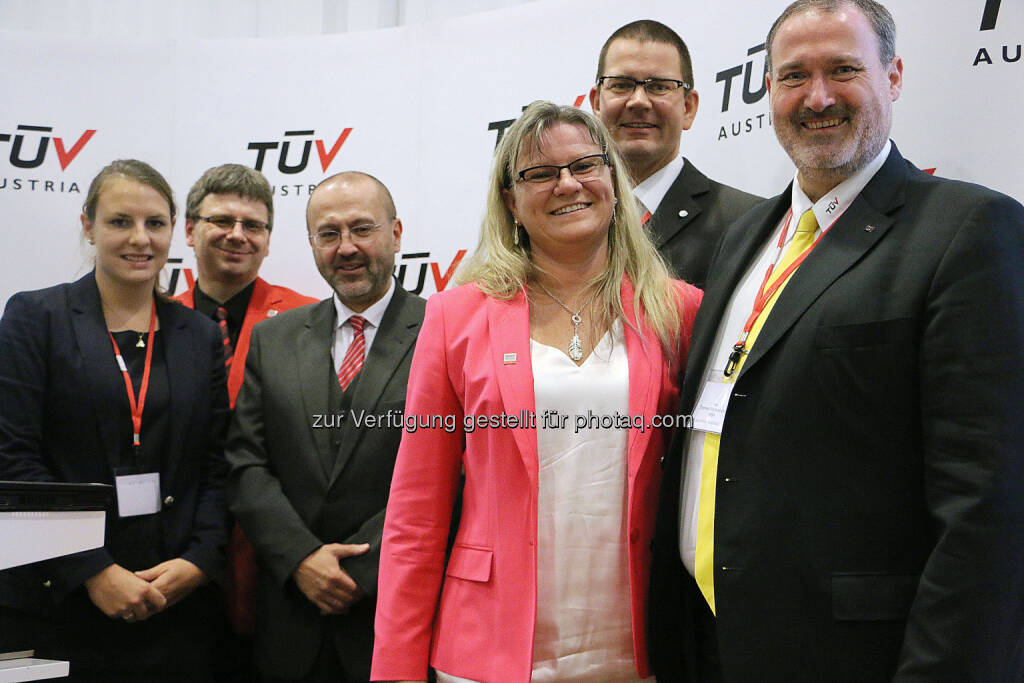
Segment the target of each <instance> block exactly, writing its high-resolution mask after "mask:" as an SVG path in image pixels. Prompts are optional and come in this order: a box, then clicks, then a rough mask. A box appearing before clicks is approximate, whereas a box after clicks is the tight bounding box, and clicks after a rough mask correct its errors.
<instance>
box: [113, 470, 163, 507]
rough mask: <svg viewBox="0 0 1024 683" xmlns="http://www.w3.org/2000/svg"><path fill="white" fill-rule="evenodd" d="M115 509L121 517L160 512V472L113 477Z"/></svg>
mask: <svg viewBox="0 0 1024 683" xmlns="http://www.w3.org/2000/svg"><path fill="white" fill-rule="evenodd" d="M114 483H115V485H116V486H117V510H118V513H119V514H120V516H121V517H137V516H139V515H153V514H156V513H157V512H160V473H159V472H146V473H145V474H125V475H120V476H117V477H114Z"/></svg>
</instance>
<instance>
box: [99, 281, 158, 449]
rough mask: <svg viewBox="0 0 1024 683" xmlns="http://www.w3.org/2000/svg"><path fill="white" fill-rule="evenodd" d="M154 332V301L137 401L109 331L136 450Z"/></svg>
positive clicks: (140, 430) (126, 370)
mask: <svg viewBox="0 0 1024 683" xmlns="http://www.w3.org/2000/svg"><path fill="white" fill-rule="evenodd" d="M155 330H156V301H154V302H153V312H152V314H151V315H150V316H149V336H148V337H147V338H146V364H145V366H144V367H143V370H142V386H141V387H139V400H138V401H136V400H135V388H134V387H133V386H132V376H131V375H129V374H128V366H127V365H125V362H124V356H122V355H121V349H119V348H118V347H117V340H115V339H114V335H113V333H112V332H111V331H110V330H107V334H109V335H110V343H111V344H113V345H114V358H116V359H117V367H118V368H120V369H121V375H122V376H124V388H125V390H126V391H127V392H128V405H129V406H130V407H131V411H132V446H134V447H135V448H136V450H137V449H138V448H139V447H140V446H141V445H142V440H141V435H142V410H143V409H144V408H145V407H146V391H148V390H149V370H150V368H151V367H152V365H153V332H154V331H155Z"/></svg>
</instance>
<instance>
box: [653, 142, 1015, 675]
mask: <svg viewBox="0 0 1024 683" xmlns="http://www.w3.org/2000/svg"><path fill="white" fill-rule="evenodd" d="M789 205H790V191H789V190H787V191H786V192H784V193H783V194H782V195H780V196H778V197H776V198H775V199H772V200H770V201H766V202H764V203H762V204H760V205H759V206H758V207H757V208H756V209H754V210H753V211H751V212H750V213H749V214H748V215H747V216H746V217H745V218H744V219H743V220H741V221H739V222H738V223H737V224H735V225H734V226H733V227H732V229H731V230H730V231H729V232H728V234H727V235H726V236H725V238H724V239H723V241H722V244H721V246H720V250H719V252H718V254H717V256H716V258H715V262H714V268H715V271H714V272H715V275H714V277H713V278H712V280H711V282H710V283H709V285H708V288H707V290H706V293H705V296H704V301H703V305H702V306H701V309H700V312H699V313H698V316H697V320H696V322H695V327H694V332H693V339H692V342H691V345H690V359H689V365H688V371H687V375H686V380H685V383H684V385H683V391H682V397H681V398H682V403H681V409H682V412H684V413H686V412H691V411H692V409H693V406H694V403H695V401H696V399H697V396H698V392H699V390H700V388H701V387H700V384H701V382H702V381H703V378H702V376H701V374H702V372H703V370H704V368H705V366H706V364H707V362H708V358H709V356H710V354H711V353H712V352H713V346H714V342H715V334H716V331H717V329H718V326H719V323H720V321H721V319H722V316H723V313H724V311H725V309H726V306H727V304H728V302H729V298H730V295H731V294H732V292H733V290H734V288H735V287H736V286H737V284H738V282H739V281H740V279H741V278H742V276H743V274H744V272H745V270H746V269H747V267H748V266H749V264H750V262H751V260H752V259H753V258H754V257H755V255H756V251H757V249H758V247H760V246H761V245H762V244H763V243H764V242H765V240H766V239H767V238H768V235H769V234H770V232H771V231H772V229H773V228H774V227H775V226H776V225H778V221H779V220H780V219H781V217H782V215H783V214H784V212H785V211H786V210H787V209H788V207H789ZM1022 396H1024V208H1022V207H1021V205H1020V204H1019V203H1017V202H1016V201H1014V200H1013V199H1011V198H1009V197H1006V196H1004V195H1000V194H998V193H995V192H992V191H990V190H987V189H985V188H982V187H979V186H976V185H968V184H966V183H959V182H954V181H950V180H944V179H939V178H934V177H931V176H929V175H927V174H925V173H922V172H921V171H919V170H918V169H916V168H914V167H913V166H912V165H911V164H909V163H908V162H906V161H905V160H904V159H903V158H902V157H901V156H900V154H899V152H898V151H897V150H896V148H895V146H893V149H892V152H891V154H890V155H889V157H888V159H887V160H886V162H885V164H884V165H883V166H882V168H881V169H880V170H879V171H878V173H877V174H876V175H875V177H874V178H873V179H872V180H871V181H870V182H869V183H868V185H867V186H866V187H865V188H864V190H863V192H861V194H860V196H859V197H858V198H857V199H856V200H855V201H854V202H853V203H852V204H851V205H850V207H849V209H848V210H847V211H846V212H845V213H844V214H843V215H842V217H841V218H840V219H839V220H838V221H837V222H836V223H835V224H834V225H833V227H832V228H831V230H829V232H828V233H826V234H825V236H824V238H823V239H822V240H821V242H820V243H819V245H818V246H817V247H816V248H815V250H814V251H813V252H811V254H810V256H809V257H808V258H807V259H806V261H804V263H803V265H802V266H801V267H800V269H799V270H798V271H797V272H796V274H795V275H794V276H793V278H792V279H791V280H790V282H789V284H788V285H787V286H786V288H785V289H784V290H783V292H782V294H781V295H780V297H779V299H778V301H777V302H776V304H775V307H774V309H773V310H772V312H771V314H770V317H769V318H768V320H767V321H766V323H765V325H764V327H763V329H762V331H761V334H760V336H759V337H758V339H757V341H756V342H755V344H754V347H753V348H752V350H751V352H750V355H749V357H748V358H747V360H746V363H745V364H744V367H743V369H742V372H741V373H740V375H739V377H738V379H737V381H736V384H735V386H734V389H733V395H732V399H731V401H730V403H729V407H728V411H727V413H726V418H725V423H724V427H723V434H722V440H721V446H720V452H719V465H718V479H717V496H716V510H715V555H714V569H715V600H716V607H717V628H716V631H717V637H718V642H719V653H720V655H721V660H722V665H723V669H724V673H725V678H726V680H727V681H739V682H743V681H758V682H760V683H772V682H775V681H779V682H782V681H785V682H787V683H793V682H800V681H851V682H852V681H856V682H858V683H865V682H872V681H890V680H896V681H950V682H953V681H978V682H981V681H985V682H986V683H998V682H1004V681H1005V682H1007V683H1009V682H1010V681H1021V680H1024V543H1022V531H1024V420H1022V419H1021V417H1022V415H1024V400H1022ZM683 442H684V439H682V438H677V439H676V443H675V444H674V445H673V447H672V448H671V450H670V452H669V454H668V456H667V457H666V460H665V471H664V477H663V483H662V493H661V501H660V507H659V518H658V530H657V536H656V542H655V562H654V576H653V581H652V589H651V600H652V602H651V618H652V621H653V625H652V634H653V638H654V642H653V644H652V650H653V657H654V660H655V661H654V666H655V669H656V671H657V672H658V674H659V680H664V681H694V680H696V678H695V676H694V671H693V667H694V663H695V662H696V661H697V659H696V654H697V652H696V648H697V645H696V643H695V640H694V628H693V625H694V619H695V617H694V615H695V614H696V611H695V610H696V608H697V606H698V604H699V603H698V602H697V601H699V600H702V598H701V597H700V595H699V593H698V592H697V590H696V584H695V582H694V581H693V579H692V578H691V577H690V576H689V574H687V572H686V571H685V569H684V568H683V566H682V564H681V562H680V559H679V526H678V525H679V502H680V501H679V484H680V471H681V468H682V457H683V453H682V444H683Z"/></svg>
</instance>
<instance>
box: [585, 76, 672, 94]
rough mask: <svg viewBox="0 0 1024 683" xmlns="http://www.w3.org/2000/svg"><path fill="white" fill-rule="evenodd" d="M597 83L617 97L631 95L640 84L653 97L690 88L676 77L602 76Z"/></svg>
mask: <svg viewBox="0 0 1024 683" xmlns="http://www.w3.org/2000/svg"><path fill="white" fill-rule="evenodd" d="M597 84H598V86H600V87H602V88H604V89H605V90H606V91H607V92H608V93H609V94H611V95H614V96H615V97H629V96H630V95H632V94H633V91H634V90H636V87H637V86H638V85H640V86H643V89H644V90H646V91H647V94H648V95H649V96H651V97H663V96H665V95H668V94H669V93H671V92H675V91H676V90H679V89H680V88H683V89H684V90H689V89H690V84H689V83H687V82H686V81H678V80H676V79H674V78H645V79H644V80H642V81H640V80H637V79H635V78H630V77H629V76H601V77H600V78H598V79H597Z"/></svg>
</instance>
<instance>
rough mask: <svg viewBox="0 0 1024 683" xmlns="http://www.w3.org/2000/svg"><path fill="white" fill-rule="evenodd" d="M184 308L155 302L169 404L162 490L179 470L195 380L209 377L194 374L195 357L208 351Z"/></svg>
mask: <svg viewBox="0 0 1024 683" xmlns="http://www.w3.org/2000/svg"><path fill="white" fill-rule="evenodd" d="M185 310H186V309H184V308H179V307H178V306H177V304H165V303H162V302H158V303H157V315H158V316H159V318H160V333H161V336H162V337H163V348H164V362H165V363H166V367H167V370H168V372H167V388H168V391H169V393H170V403H169V405H170V406H171V433H170V444H169V446H168V449H167V451H166V458H167V460H166V462H165V463H164V466H163V469H164V472H165V473H166V478H167V481H166V482H164V483H163V486H162V488H164V489H165V490H166V489H169V488H172V485H173V482H174V476H175V474H176V473H177V470H178V463H179V461H180V459H181V455H182V441H183V439H184V438H185V433H186V430H187V429H188V425H189V424H191V422H192V420H191V416H192V411H193V410H194V408H195V406H194V402H193V397H195V396H196V395H198V394H199V387H198V383H199V382H201V381H209V379H208V378H202V377H199V376H197V375H196V373H195V371H194V370H195V368H196V363H195V360H194V359H195V358H201V357H203V356H204V355H209V354H210V349H204V348H202V347H201V345H200V344H199V343H198V340H197V339H196V335H195V334H194V331H193V330H192V329H190V328H189V326H188V324H187V322H186V317H185V316H184V315H182V314H183V313H184V312H185Z"/></svg>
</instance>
